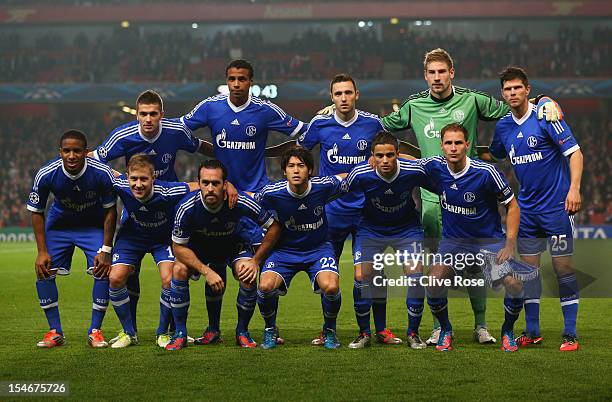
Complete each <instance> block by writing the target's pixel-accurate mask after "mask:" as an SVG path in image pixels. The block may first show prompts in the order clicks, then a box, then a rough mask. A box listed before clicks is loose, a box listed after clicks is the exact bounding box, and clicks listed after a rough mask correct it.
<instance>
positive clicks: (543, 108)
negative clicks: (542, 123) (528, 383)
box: [537, 96, 563, 123]
mask: <svg viewBox="0 0 612 402" xmlns="http://www.w3.org/2000/svg"><path fill="white" fill-rule="evenodd" d="M537 101H538V105H537V109H538V120H542V119H543V118H544V116H546V121H550V122H553V123H555V122H557V121H559V120H563V111H562V110H561V106H559V104H558V103H557V102H555V101H554V100H552V99H551V98H549V97H548V96H542V97H538V99H537Z"/></svg>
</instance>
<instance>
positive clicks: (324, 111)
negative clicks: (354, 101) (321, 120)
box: [317, 104, 336, 116]
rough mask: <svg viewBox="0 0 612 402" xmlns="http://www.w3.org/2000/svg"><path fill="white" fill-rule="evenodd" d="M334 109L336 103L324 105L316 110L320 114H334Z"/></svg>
mask: <svg viewBox="0 0 612 402" xmlns="http://www.w3.org/2000/svg"><path fill="white" fill-rule="evenodd" d="M335 111H336V105H334V104H331V105H329V106H325V107H324V108H323V109H321V110H319V111H318V112H317V114H322V115H326V116H327V115H330V114H334V112H335Z"/></svg>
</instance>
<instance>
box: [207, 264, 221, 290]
mask: <svg viewBox="0 0 612 402" xmlns="http://www.w3.org/2000/svg"><path fill="white" fill-rule="evenodd" d="M206 283H207V284H208V286H210V288H211V289H212V291H213V292H215V293H223V288H225V283H223V279H221V276H219V274H218V273H216V272H215V271H213V270H212V269H209V270H208V272H206Z"/></svg>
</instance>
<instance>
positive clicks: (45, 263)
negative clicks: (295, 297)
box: [34, 251, 51, 279]
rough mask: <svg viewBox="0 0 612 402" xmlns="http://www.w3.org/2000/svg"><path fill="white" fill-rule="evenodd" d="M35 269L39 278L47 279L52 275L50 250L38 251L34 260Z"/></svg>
mask: <svg viewBox="0 0 612 402" xmlns="http://www.w3.org/2000/svg"><path fill="white" fill-rule="evenodd" d="M34 269H35V270H36V277H37V278H38V279H45V278H48V277H50V276H51V256H50V255H49V253H48V252H46V251H42V252H39V253H38V256H37V257H36V261H35V262H34Z"/></svg>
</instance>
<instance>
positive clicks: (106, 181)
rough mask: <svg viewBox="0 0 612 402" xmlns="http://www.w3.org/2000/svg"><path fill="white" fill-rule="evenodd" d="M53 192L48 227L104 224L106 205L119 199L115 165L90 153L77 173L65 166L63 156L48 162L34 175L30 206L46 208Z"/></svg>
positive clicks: (59, 227)
mask: <svg viewBox="0 0 612 402" xmlns="http://www.w3.org/2000/svg"><path fill="white" fill-rule="evenodd" d="M51 193H53V196H54V197H55V199H54V200H53V203H52V204H51V207H50V208H49V212H48V216H47V224H46V226H47V229H61V228H71V227H82V226H92V227H102V226H103V223H104V209H105V208H110V207H112V206H113V205H115V202H116V196H115V192H114V191H113V174H112V171H111V169H110V168H109V167H108V166H106V165H104V164H103V163H100V162H98V161H97V160H95V159H93V158H89V157H88V158H86V159H85V166H84V167H83V170H81V171H80V172H79V173H78V174H76V175H72V174H70V173H68V172H67V171H66V169H64V164H63V163H62V160H61V159H60V158H57V159H55V160H53V161H51V162H49V163H47V164H46V165H44V166H43V167H42V168H41V169H40V170H39V171H38V173H37V174H36V176H35V177H34V184H33V185H32V191H31V192H30V197H29V199H28V202H27V208H28V210H30V211H32V212H45V208H46V206H47V199H48V198H49V194H51Z"/></svg>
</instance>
